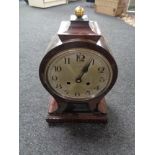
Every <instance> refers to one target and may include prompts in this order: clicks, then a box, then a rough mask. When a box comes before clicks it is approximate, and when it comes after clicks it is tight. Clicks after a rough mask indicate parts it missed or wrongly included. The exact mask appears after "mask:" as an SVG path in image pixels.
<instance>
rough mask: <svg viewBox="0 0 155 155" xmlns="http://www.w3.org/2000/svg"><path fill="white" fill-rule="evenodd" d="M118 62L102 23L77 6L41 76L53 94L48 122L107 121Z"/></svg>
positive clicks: (44, 62)
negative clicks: (106, 98)
mask: <svg viewBox="0 0 155 155" xmlns="http://www.w3.org/2000/svg"><path fill="white" fill-rule="evenodd" d="M117 73H118V70H117V64H116V62H115V60H114V58H113V56H112V55H111V53H110V52H109V49H108V47H107V45H106V43H105V40H104V37H103V36H102V35H101V32H100V29H99V27H98V24H97V23H96V22H95V21H89V20H88V17H87V16H86V15H85V14H84V9H83V8H82V7H80V6H79V7H76V9H75V14H74V15H71V18H70V21H62V22H61V25H60V28H59V31H58V33H57V39H55V40H54V41H52V42H51V43H50V44H49V46H48V48H47V53H46V55H45V56H44V57H43V59H42V61H41V63H40V68H39V76H40V80H41V83H42V85H43V86H44V88H45V89H46V90H47V91H48V92H49V93H50V95H51V99H50V103H49V109H48V116H47V118H46V121H47V122H48V124H49V125H50V124H53V123H61V122H101V123H106V122H107V107H106V101H105V98H104V97H105V95H106V94H107V93H108V92H109V91H110V90H111V88H112V87H113V85H114V84H115V82H116V79H117Z"/></svg>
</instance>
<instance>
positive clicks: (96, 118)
mask: <svg viewBox="0 0 155 155" xmlns="http://www.w3.org/2000/svg"><path fill="white" fill-rule="evenodd" d="M73 105H74V104H73ZM74 106H75V105H74ZM78 106H79V105H78ZM78 106H77V107H76V106H75V107H76V108H75V109H72V108H71V106H68V107H70V108H71V109H70V110H67V109H69V108H66V110H64V111H61V112H60V111H59V112H58V110H59V109H64V108H60V107H59V106H58V103H57V102H56V101H55V99H54V98H53V97H51V100H50V103H49V109H48V116H47V118H46V121H47V123H48V124H49V125H51V124H53V123H66V122H68V123H69V122H70V123H107V106H106V101H105V99H104V98H103V99H102V100H101V101H100V102H99V104H96V108H95V110H94V111H89V108H88V109H87V108H85V110H84V106H85V105H84V104H81V107H80V106H79V107H80V108H81V109H80V108H79V107H78ZM64 107H65V106H64Z"/></svg>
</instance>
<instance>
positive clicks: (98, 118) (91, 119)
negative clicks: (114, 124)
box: [46, 112, 107, 125]
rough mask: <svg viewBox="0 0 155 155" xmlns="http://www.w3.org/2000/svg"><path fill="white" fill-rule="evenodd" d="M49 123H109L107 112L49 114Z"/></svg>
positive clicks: (47, 119)
mask: <svg viewBox="0 0 155 155" xmlns="http://www.w3.org/2000/svg"><path fill="white" fill-rule="evenodd" d="M46 121H47V123H48V124H49V125H50V124H52V123H107V114H102V113H100V112H96V113H95V112H94V113H62V114H48V116H47V118H46Z"/></svg>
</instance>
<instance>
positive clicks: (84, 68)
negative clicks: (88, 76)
mask: <svg viewBox="0 0 155 155" xmlns="http://www.w3.org/2000/svg"><path fill="white" fill-rule="evenodd" d="M92 60H93V59H92V58H91V59H90V60H89V61H88V62H87V63H86V64H85V65H84V67H83V68H82V70H81V72H80V74H79V75H78V77H77V78H76V80H75V81H76V82H77V83H80V82H81V78H82V77H83V75H84V74H85V73H87V72H88V69H89V66H90V64H91V62H92Z"/></svg>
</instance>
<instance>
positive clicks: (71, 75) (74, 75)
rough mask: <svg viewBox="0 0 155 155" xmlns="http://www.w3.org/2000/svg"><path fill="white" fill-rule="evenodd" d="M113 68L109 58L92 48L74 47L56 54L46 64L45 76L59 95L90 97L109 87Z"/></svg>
mask: <svg viewBox="0 0 155 155" xmlns="http://www.w3.org/2000/svg"><path fill="white" fill-rule="evenodd" d="M112 77H113V72H112V68H111V65H110V63H109V61H108V60H107V59H106V57H104V56H103V55H101V54H100V53H99V52H96V51H95V50H92V49H86V48H71V49H69V50H64V51H61V52H60V53H57V54H56V55H54V56H53V57H52V58H51V59H50V60H49V61H48V63H47V64H46V67H45V74H44V79H46V82H47V84H48V87H49V89H50V90H51V91H52V92H54V93H55V94H56V95H58V96H60V97H62V98H65V99H69V100H73V101H80V100H89V99H92V98H95V97H97V96H98V95H100V94H101V93H103V92H104V91H105V90H106V89H108V87H109V85H110V84H111V81H112Z"/></svg>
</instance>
